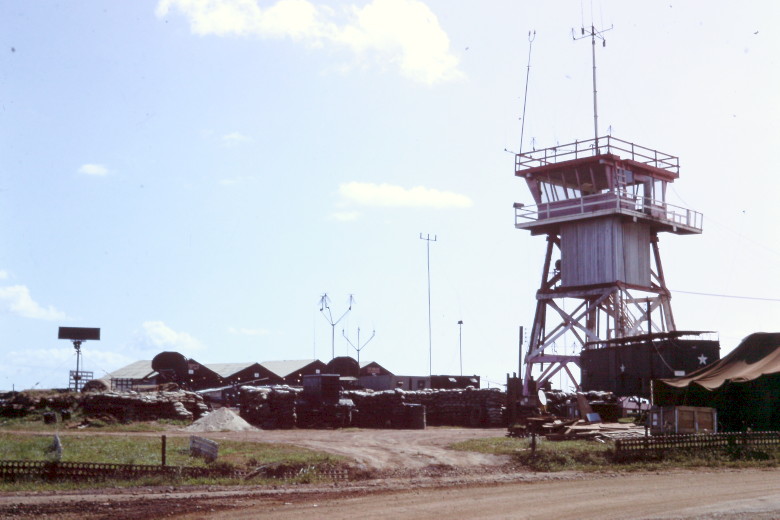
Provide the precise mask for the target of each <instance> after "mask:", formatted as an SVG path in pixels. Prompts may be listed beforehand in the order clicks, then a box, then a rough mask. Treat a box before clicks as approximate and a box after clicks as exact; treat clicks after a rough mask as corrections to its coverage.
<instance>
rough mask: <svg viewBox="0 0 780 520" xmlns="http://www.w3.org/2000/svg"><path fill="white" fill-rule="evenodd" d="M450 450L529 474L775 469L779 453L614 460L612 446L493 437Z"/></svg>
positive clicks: (698, 452)
mask: <svg viewBox="0 0 780 520" xmlns="http://www.w3.org/2000/svg"><path fill="white" fill-rule="evenodd" d="M452 448H453V449H456V450H463V451H476V452H480V453H491V454H494V455H509V456H510V457H511V458H512V460H513V462H514V463H515V464H517V465H519V466H522V467H524V468H527V469H530V470H532V471H563V470H576V471H615V470H623V471H654V470H660V469H674V468H701V467H707V468H747V467H760V468H774V467H778V466H780V449H778V448H772V447H764V448H761V449H740V448H734V449H730V450H719V451H718V450H716V451H707V450H694V451H685V450H669V451H666V452H663V453H659V454H656V455H644V456H643V455H637V456H632V457H629V458H623V459H621V460H619V461H618V460H617V459H616V457H615V450H614V446H613V445H612V443H600V442H594V441H561V442H553V441H547V440H544V439H538V440H537V445H536V450H532V449H531V440H530V439H528V438H525V439H520V438H512V437H494V438H489V439H475V440H470V441H465V442H461V443H458V444H455V445H454V446H452Z"/></svg>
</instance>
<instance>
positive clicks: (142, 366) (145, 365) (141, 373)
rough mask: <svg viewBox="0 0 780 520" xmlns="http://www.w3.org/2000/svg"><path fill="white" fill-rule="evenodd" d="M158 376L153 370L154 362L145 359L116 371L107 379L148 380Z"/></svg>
mask: <svg viewBox="0 0 780 520" xmlns="http://www.w3.org/2000/svg"><path fill="white" fill-rule="evenodd" d="M156 374H157V372H155V371H154V369H152V360H151V359H145V360H141V361H136V362H135V363H130V364H129V365H127V366H125V367H122V368H119V369H117V370H114V371H113V372H111V373H110V374H108V375H107V376H106V379H146V378H148V377H152V376H154V375H156Z"/></svg>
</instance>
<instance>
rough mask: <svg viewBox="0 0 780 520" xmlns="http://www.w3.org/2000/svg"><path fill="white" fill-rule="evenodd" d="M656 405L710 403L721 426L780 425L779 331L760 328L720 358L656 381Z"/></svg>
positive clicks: (760, 427)
mask: <svg viewBox="0 0 780 520" xmlns="http://www.w3.org/2000/svg"><path fill="white" fill-rule="evenodd" d="M653 404H654V405H656V406H674V405H676V406H682V405H684V406H709V407H712V408H716V409H717V410H718V419H719V422H720V423H721V429H722V430H731V431H738V430H743V429H746V428H750V429H753V430H778V429H780V333H777V332H775V333H768V332H756V333H754V334H751V335H750V336H748V337H746V338H745V339H744V340H743V341H742V343H740V344H739V346H738V347H737V348H735V349H734V350H733V351H732V352H731V353H730V354H728V355H727V356H725V357H724V358H722V359H721V360H720V361H718V362H716V363H713V364H711V365H708V366H706V367H704V368H701V369H699V370H697V371H695V372H691V373H690V374H688V375H687V376H683V377H677V378H672V379H657V380H655V381H653Z"/></svg>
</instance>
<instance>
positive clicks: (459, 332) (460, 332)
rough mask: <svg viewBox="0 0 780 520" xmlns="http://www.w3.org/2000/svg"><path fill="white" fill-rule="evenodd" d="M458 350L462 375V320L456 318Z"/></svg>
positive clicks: (461, 373)
mask: <svg viewBox="0 0 780 520" xmlns="http://www.w3.org/2000/svg"><path fill="white" fill-rule="evenodd" d="M458 352H459V353H460V375H463V320H458Z"/></svg>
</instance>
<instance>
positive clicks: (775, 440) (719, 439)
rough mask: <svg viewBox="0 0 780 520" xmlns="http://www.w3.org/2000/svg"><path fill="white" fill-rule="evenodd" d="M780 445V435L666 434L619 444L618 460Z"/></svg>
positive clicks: (758, 433)
mask: <svg viewBox="0 0 780 520" xmlns="http://www.w3.org/2000/svg"><path fill="white" fill-rule="evenodd" d="M767 446H780V432H776V431H772V432H719V433H707V434H692V435H663V436H655V437H641V438H637V439H619V440H616V441H615V453H616V455H617V456H618V457H620V456H630V455H634V454H636V455H641V454H648V453H660V452H663V451H667V450H719V449H729V448H732V449H734V448H760V447H767Z"/></svg>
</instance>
